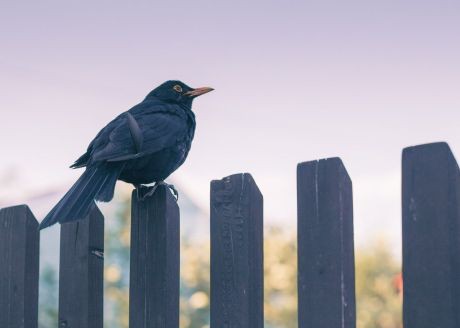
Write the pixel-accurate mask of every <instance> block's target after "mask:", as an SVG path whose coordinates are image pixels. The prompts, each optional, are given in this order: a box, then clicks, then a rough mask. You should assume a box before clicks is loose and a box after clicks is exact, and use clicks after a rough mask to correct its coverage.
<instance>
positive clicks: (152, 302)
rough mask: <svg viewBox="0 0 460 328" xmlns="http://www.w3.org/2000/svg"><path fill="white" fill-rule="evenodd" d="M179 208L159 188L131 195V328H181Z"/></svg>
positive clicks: (173, 199) (161, 188) (170, 196)
mask: <svg viewBox="0 0 460 328" xmlns="http://www.w3.org/2000/svg"><path fill="white" fill-rule="evenodd" d="M179 246H180V240H179V207H178V206H177V202H176V200H175V198H174V197H173V195H172V194H171V192H170V191H169V190H168V189H167V188H166V187H164V186H159V187H158V188H157V190H156V191H155V193H154V194H153V196H149V197H147V198H146V199H145V200H138V198H137V195H136V191H134V192H133V194H132V221H131V269H130V290H129V295H130V296H129V300H130V301H129V326H130V327H145V328H147V327H150V328H177V327H179Z"/></svg>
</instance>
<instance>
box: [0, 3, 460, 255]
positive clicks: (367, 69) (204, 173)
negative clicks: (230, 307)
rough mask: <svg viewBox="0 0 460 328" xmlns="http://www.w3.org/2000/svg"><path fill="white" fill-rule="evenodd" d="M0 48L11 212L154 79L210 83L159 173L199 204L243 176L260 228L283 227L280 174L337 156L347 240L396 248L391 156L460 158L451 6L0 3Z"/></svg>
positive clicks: (4, 176) (457, 28) (56, 179)
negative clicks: (260, 209)
mask: <svg viewBox="0 0 460 328" xmlns="http://www.w3.org/2000/svg"><path fill="white" fill-rule="evenodd" d="M0 41H1V42H0V72H1V74H0V90H1V91H0V113H1V116H0V117H1V122H2V127H1V129H0V135H1V138H0V149H1V150H2V156H1V161H0V181H2V180H3V183H2V185H0V195H1V196H2V197H4V199H8V201H11V202H12V203H21V202H24V201H26V199H27V198H28V197H30V196H31V195H33V194H35V193H39V192H42V191H45V190H49V189H52V188H58V187H61V186H69V185H70V184H71V183H72V182H73V181H74V180H75V179H76V178H77V177H78V175H79V172H78V171H72V170H70V169H68V166H69V164H70V163H71V162H73V160H75V159H76V158H77V157H78V156H79V155H80V154H81V153H82V152H84V150H85V148H86V146H87V144H88V143H89V142H90V141H91V139H92V138H93V137H94V136H95V135H96V133H97V132H98V131H99V129H100V128H102V127H103V126H104V125H105V124H106V123H107V122H108V121H110V120H111V119H112V118H113V117H114V116H115V115H118V114H119V113H120V112H122V111H125V110H127V109H129V108H130V107H131V106H133V105H135V104H136V103H137V102H139V101H141V100H142V99H143V97H144V96H145V95H146V94H147V93H148V92H149V91H150V90H151V89H153V88H154V87H156V86H157V85H158V84H160V83H162V82H163V81H165V80H168V79H181V80H183V81H184V82H186V83H188V84H190V85H191V86H194V87H198V86H212V87H214V88H215V89H216V91H214V92H213V93H211V94H208V95H206V96H203V97H202V98H199V99H197V101H196V102H195V104H194V111H195V113H196V115H197V133H196V137H195V141H194V144H193V147H192V151H191V153H190V156H189V158H188V160H187V162H186V164H184V166H183V167H181V168H180V169H179V170H178V171H177V172H176V173H175V174H173V176H172V177H173V179H175V180H176V181H178V182H179V183H180V184H181V185H182V186H183V188H184V189H187V190H188V191H193V193H194V194H195V197H196V198H197V199H198V200H199V201H200V202H201V203H202V204H203V206H205V207H206V206H207V204H208V193H209V181H210V180H211V179H215V178H222V177H224V176H226V175H230V174H233V173H238V172H243V171H244V172H250V173H252V174H253V176H254V178H255V179H256V181H257V183H258V185H259V187H260V189H261V191H262V192H263V194H264V198H265V217H266V218H267V221H269V222H270V221H272V222H282V223H283V224H285V225H291V226H295V217H296V205H295V201H296V191H295V170H296V164H297V163H298V162H301V161H307V160H313V159H319V158H323V157H331V156H340V157H341V158H342V159H343V161H344V162H345V165H346V167H347V169H348V171H349V174H350V176H351V178H352V180H353V184H354V196H355V197H354V200H355V204H354V208H355V233H356V237H357V240H358V242H360V241H365V240H367V239H369V238H374V237H375V236H376V235H380V234H383V235H386V236H388V237H389V238H390V239H391V240H392V242H393V243H394V245H395V246H396V247H399V238H400V220H401V219H400V160H401V150H402V148H403V147H405V146H410V145H414V144H419V143H426V142H432V141H441V140H443V141H447V142H449V144H450V145H451V147H452V149H453V151H454V152H456V153H457V154H459V153H460V124H459V123H460V91H459V90H460V64H459V58H460V2H459V1H445V0H437V1H434V0H431V1H424V0H418V1H368V0H367V1H324V0H323V1H271V0H265V1H240V0H237V1H228V2H223V1H222V2H218V1H211V0H207V1H200V0H196V1H180V0H177V1H174V2H171V3H168V4H162V5H159V4H154V3H153V2H152V1H137V2H135V3H134V2H129V3H128V2H120V1H106V0H101V1H78V2H76V1H75V2H67V1H66V2H62V1H33V2H32V1H29V2H28V3H26V2H23V1H15V2H11V3H7V2H6V1H2V2H1V3H0ZM13 176H16V177H17V180H15V181H16V182H15V183H14V184H8V183H6V182H5V180H8V178H11V177H13ZM12 205H13V204H12ZM32 210H33V209H32ZM183 219H186V218H183Z"/></svg>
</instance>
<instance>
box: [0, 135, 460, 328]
mask: <svg viewBox="0 0 460 328" xmlns="http://www.w3.org/2000/svg"><path fill="white" fill-rule="evenodd" d="M402 177H403V183H402V188H403V197H402V226H403V279H404V307H403V313H404V327H405V328H434V327H440V328H458V327H460V173H459V168H458V165H457V163H456V161H455V159H454V156H453V155H452V153H451V151H450V149H449V147H448V145H447V144H445V143H435V144H428V145H421V146H416V147H410V148H407V149H405V150H404V152H403V163H402ZM376 188H378V186H376ZM297 202H298V297H299V306H298V309H299V310H298V313H299V327H300V328H307V327H309V328H312V327H313V328H323V327H324V328H336V327H337V328H351V327H355V321H356V320H355V312H356V311H355V292H354V290H355V280H354V251H353V202H352V183H351V180H350V177H349V176H348V174H347V171H346V169H345V167H344V165H343V163H342V161H341V160H340V159H339V158H332V159H324V160H319V161H312V162H306V163H301V164H299V165H298V168H297ZM210 205H211V273H210V275H211V327H212V328H246V327H247V328H260V327H263V322H264V318H263V198H262V194H261V193H260V191H259V189H258V188H257V185H256V183H255V181H254V180H253V178H252V177H251V175H250V174H247V173H245V174H236V175H232V176H229V177H227V178H224V179H222V180H217V181H213V182H212V183H211V204H210ZM376 210H378V209H376ZM382 228H383V226H382ZM131 229H132V231H131V268H130V272H131V273H130V327H132V328H138V327H155V328H163V327H167V328H177V327H179V209H178V207H177V204H176V202H175V200H174V198H173V196H172V195H171V193H170V192H169V191H168V190H166V189H165V188H160V189H159V190H158V191H157V192H156V193H155V194H154V195H153V196H151V197H149V198H147V199H145V200H144V201H138V200H137V198H136V196H135V194H133V204H132V228H131ZM39 237H40V235H39V230H38V223H37V221H36V219H35V218H34V216H33V215H32V213H31V212H30V210H29V209H28V207H27V206H16V207H10V208H4V209H2V210H0V327H2V328H3V327H5V328H6V327H8V328H18V327H25V328H35V327H37V316H38V305H37V304H38V275H39V270H38V265H39V264H38V263H39V261H38V260H39ZM103 240H104V220H103V217H102V215H101V213H100V212H99V211H98V210H95V211H94V212H93V213H91V214H90V215H89V217H88V218H84V219H83V220H81V221H77V222H75V223H68V224H64V225H62V227H61V255H60V262H61V264H60V272H59V279H60V284H59V327H61V328H62V327H67V328H76V327H78V328H80V327H81V328H83V327H85V328H86V327H89V328H102V326H103V307H102V304H103V261H104V245H103Z"/></svg>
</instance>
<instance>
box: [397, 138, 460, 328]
mask: <svg viewBox="0 0 460 328" xmlns="http://www.w3.org/2000/svg"><path fill="white" fill-rule="evenodd" d="M402 227H403V277H404V289H403V290H404V306H403V312H404V327H405V328H432V327H443V328H458V327H460V279H459V278H460V173H459V168H458V164H457V162H456V161H455V158H454V156H453V154H452V152H451V151H450V149H449V146H448V145H447V144H446V143H434V144H427V145H421V146H416V147H410V148H406V149H405V150H404V152H403V225H402Z"/></svg>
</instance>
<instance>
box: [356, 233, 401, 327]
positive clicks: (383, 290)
mask: <svg viewBox="0 0 460 328" xmlns="http://www.w3.org/2000/svg"><path fill="white" fill-rule="evenodd" d="M400 272H401V268H400V265H399V263H398V262H397V261H396V260H395V258H394V256H393V255H392V253H391V252H390V248H389V246H388V245H387V244H386V243H385V242H384V241H383V240H379V241H376V242H375V243H374V244H372V245H370V247H367V248H363V249H360V250H359V251H358V253H357V256H356V297H357V321H358V322H357V326H358V327H359V328H402V294H401V285H400V283H401V280H400Z"/></svg>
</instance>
